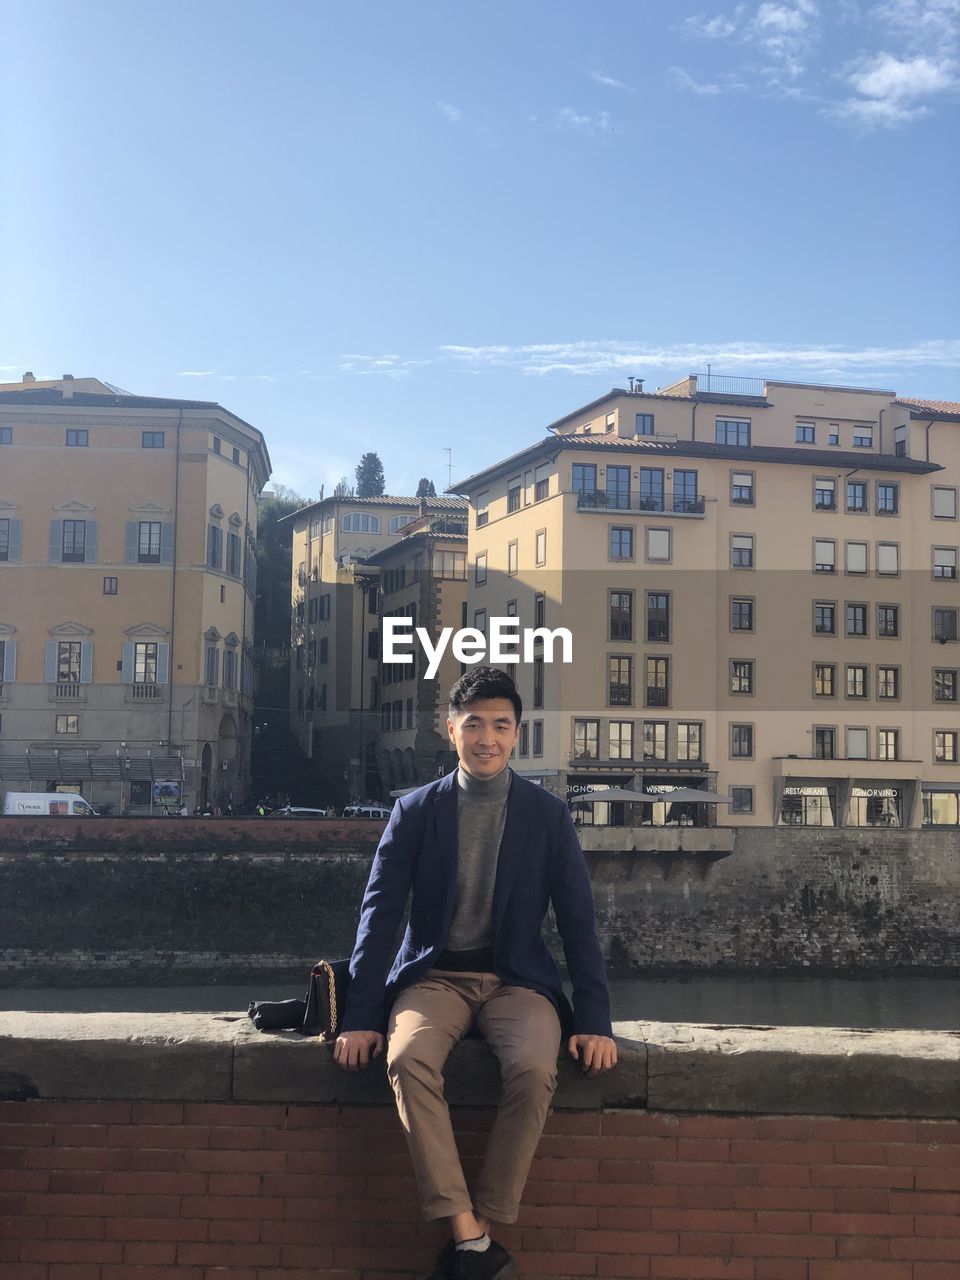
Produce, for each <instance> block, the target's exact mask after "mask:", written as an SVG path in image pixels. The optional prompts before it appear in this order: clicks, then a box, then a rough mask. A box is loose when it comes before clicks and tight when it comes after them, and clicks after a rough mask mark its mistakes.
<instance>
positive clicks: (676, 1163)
mask: <svg viewBox="0 0 960 1280" xmlns="http://www.w3.org/2000/svg"><path fill="white" fill-rule="evenodd" d="M490 1116H491V1113H490V1112H489V1111H459V1112H458V1113H457V1115H456V1120H457V1127H458V1130H459V1133H460V1137H461V1146H462V1149H463V1151H464V1153H465V1163H466V1165H467V1170H468V1173H469V1172H470V1169H471V1168H472V1167H475V1164H476V1160H477V1153H478V1151H479V1150H480V1149H481V1147H482V1142H483V1134H484V1131H485V1130H486V1128H487V1127H488V1125H489V1122H490ZM501 1238H502V1240H503V1242H504V1244H506V1245H507V1247H508V1248H510V1249H511V1250H513V1251H514V1252H515V1253H516V1254H517V1256H518V1261H519V1264H520V1272H521V1275H522V1276H523V1277H525V1278H527V1277H536V1276H549V1277H552V1280H562V1278H564V1277H579V1276H598V1277H602V1276H609V1277H654V1278H656V1277H660V1278H665V1277H675V1278H678V1280H957V1277H958V1275H960V1123H958V1122H956V1121H913V1120H842V1119H830V1118H823V1119H821V1118H817V1117H813V1118H806V1117H803V1118H802V1117H785V1118H777V1117H736V1116H697V1115H685V1114H666V1113H661V1114H656V1113H646V1112H643V1111H607V1112H602V1113H601V1112H581V1113H577V1112H561V1113H558V1114H556V1115H554V1116H552V1117H551V1119H550V1121H549V1123H548V1126H547V1130H546V1132H545V1134H544V1137H543V1139H542V1142H541V1145H540V1149H539V1151H538V1154H537V1159H536V1162H535V1164H534V1167H533V1171H532V1173H531V1177H530V1182H529V1183H528V1187H527V1193H526V1197H525V1203H524V1208H523V1210H522V1214H521V1218H520V1221H519V1222H518V1224H517V1225H516V1226H514V1227H510V1228H506V1229H504V1231H503V1232H502V1235H501ZM441 1239H442V1238H441V1235H440V1232H439V1229H438V1228H436V1227H429V1226H426V1225H424V1224H423V1223H422V1222H421V1221H420V1217H419V1213H418V1210H417V1207H416V1202H415V1199H414V1191H413V1181H412V1178H411V1175H410V1171H409V1166H408V1163H407V1157H406V1150H405V1146H404V1142H403V1135H402V1133H401V1131H400V1127H399V1123H398V1121H397V1119H396V1117H395V1115H394V1114H393V1112H392V1111H391V1110H389V1109H387V1108H362V1107H340V1106H326V1107H324V1106H286V1105H280V1104H277V1105H233V1106H232V1105H228V1104H211V1103H155V1102H153V1103H151V1102H141V1103H138V1102H132V1103H131V1102H90V1103H85V1102H37V1101H30V1102H2V1103H0V1277H3V1280H320V1278H321V1277H323V1280H410V1278H411V1277H414V1276H419V1275H422V1274H426V1273H428V1272H429V1271H430V1269H431V1265H432V1260H433V1255H434V1251H435V1249H436V1248H438V1247H439V1245H440V1243H441Z"/></svg>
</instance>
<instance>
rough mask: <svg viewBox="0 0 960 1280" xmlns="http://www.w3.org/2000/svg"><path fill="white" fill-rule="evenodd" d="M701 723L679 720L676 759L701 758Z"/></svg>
mask: <svg viewBox="0 0 960 1280" xmlns="http://www.w3.org/2000/svg"><path fill="white" fill-rule="evenodd" d="M702 743H703V725H702V724H700V723H699V721H692V722H691V721H688V720H681V721H680V723H679V724H678V725H677V759H678V760H700V759H702V758H703V757H702V751H703V747H702Z"/></svg>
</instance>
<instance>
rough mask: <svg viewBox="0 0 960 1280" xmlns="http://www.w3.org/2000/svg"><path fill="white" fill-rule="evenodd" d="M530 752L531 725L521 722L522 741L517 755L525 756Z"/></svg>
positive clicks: (518, 744)
mask: <svg viewBox="0 0 960 1280" xmlns="http://www.w3.org/2000/svg"><path fill="white" fill-rule="evenodd" d="M529 751H530V725H529V724H528V722H527V721H526V720H521V721H520V741H519V742H518V743H517V755H520V756H525V755H528V754H529Z"/></svg>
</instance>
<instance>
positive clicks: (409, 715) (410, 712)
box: [406, 698, 413, 729]
mask: <svg viewBox="0 0 960 1280" xmlns="http://www.w3.org/2000/svg"><path fill="white" fill-rule="evenodd" d="M406 707H407V728H408V729H412V728H413V699H412V698H408V699H407V703H406Z"/></svg>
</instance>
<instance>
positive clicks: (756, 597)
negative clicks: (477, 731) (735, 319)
mask: <svg viewBox="0 0 960 1280" xmlns="http://www.w3.org/2000/svg"><path fill="white" fill-rule="evenodd" d="M548 431H549V435H548V437H547V439H545V440H542V441H541V442H539V443H537V444H534V445H532V446H531V447H530V448H528V449H525V450H524V451H522V452H521V453H519V454H516V455H514V456H513V457H511V458H507V459H504V460H503V461H502V462H498V463H496V464H495V465H493V466H490V467H488V468H485V469H484V470H483V471H481V472H479V473H477V474H476V475H473V476H470V477H469V478H468V479H467V480H465V481H463V482H462V483H461V484H459V485H457V486H456V491H457V492H459V493H462V494H465V495H467V496H468V497H469V501H470V506H471V519H470V529H469V564H470V567H471V577H470V616H471V620H472V621H475V622H476V623H477V625H478V626H480V627H481V629H484V628H488V627H489V621H490V619H492V618H495V617H504V616H516V617H517V618H518V619H519V622H520V625H521V626H522V627H523V628H533V627H541V626H545V627H546V628H548V629H553V628H560V627H566V628H568V629H569V630H570V631H571V633H572V637H573V661H572V663H569V664H564V663H563V662H561V661H559V654H560V651H559V646H556V657H557V659H558V660H555V661H553V662H550V661H545V660H544V659H545V658H546V657H548V656H549V655H548V651H545V648H544V642H543V641H542V640H539V641H537V643H536V646H535V647H534V648H533V650H532V651H531V656H532V661H529V662H522V663H521V664H520V665H519V667H518V668H517V675H518V684H519V687H520V691H521V694H522V696H523V698H524V704H525V716H524V724H523V725H522V726H521V739H520V743H519V747H518V751H517V758H516V761H515V767H516V768H517V770H518V771H519V772H521V773H523V774H526V775H528V776H534V777H537V778H538V779H540V780H541V781H542V782H543V784H544V785H546V786H548V787H550V788H551V789H553V790H556V791H557V792H558V793H560V794H564V795H567V796H568V797H569V798H571V799H574V798H576V796H577V795H579V794H581V793H589V791H590V790H597V789H599V788H601V787H609V786H617V787H628V788H631V789H642V790H644V791H646V792H648V793H650V794H654V793H664V792H666V791H669V790H673V789H677V788H681V787H682V788H686V789H690V788H693V789H696V790H705V791H708V792H709V791H713V792H719V793H720V794H722V795H727V796H730V797H732V799H733V803H732V804H729V805H728V804H712V803H706V804H704V803H674V804H668V803H666V802H661V803H656V804H646V805H642V806H640V807H638V808H637V809H636V810H634V816H635V820H636V821H637V822H638V823H653V824H663V823H672V822H682V823H692V824H694V825H710V824H712V823H714V822H717V823H719V824H721V825H741V824H742V825H778V824H786V825H792V824H803V825H822V826H831V825H843V826H861V827H865V826H920V825H921V824H931V825H953V826H956V825H958V824H960V818H958V796H960V763H958V739H960V717H958V714H957V712H958V701H957V700H958V680H960V671H958V669H960V645H958V607H960V593H958V577H957V574H958V555H960V548H958V544H960V523H958V485H960V404H954V403H942V402H933V401H924V400H912V399H903V398H898V397H897V396H896V395H895V393H893V392H891V391H880V390H866V389H860V388H850V387H832V386H820V385H812V384H798V383H787V382H774V381H762V380H755V379H744V378H718V377H712V378H700V379H697V378H696V377H690V378H685V379H683V380H682V381H680V382H677V383H675V384H673V385H671V386H668V387H665V388H662V389H661V390H659V391H657V392H656V393H645V392H643V390H642V384H638V385H635V386H634V387H633V388H632V389H631V390H622V389H614V390H612V391H611V392H610V393H609V394H607V395H605V396H602V397H601V398H600V399H598V400H595V401H593V402H592V403H591V404H588V405H586V406H584V407H583V408H581V409H578V410H576V411H575V412H573V413H571V414H569V415H567V416H565V417H564V418H561V419H560V420H559V421H557V422H554V423H552V424H551V425H550V427H549V428H548ZM549 647H550V646H549V645H548V649H549ZM582 816H583V818H584V820H586V821H590V820H591V819H594V820H597V821H606V820H607V818H608V817H610V813H609V810H608V809H607V808H606V807H605V806H602V805H599V804H597V805H595V806H593V807H590V806H584V807H583V809H582ZM623 816H624V815H623V811H621V810H616V811H615V812H614V814H613V817H614V818H615V819H620V818H622V817H623Z"/></svg>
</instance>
